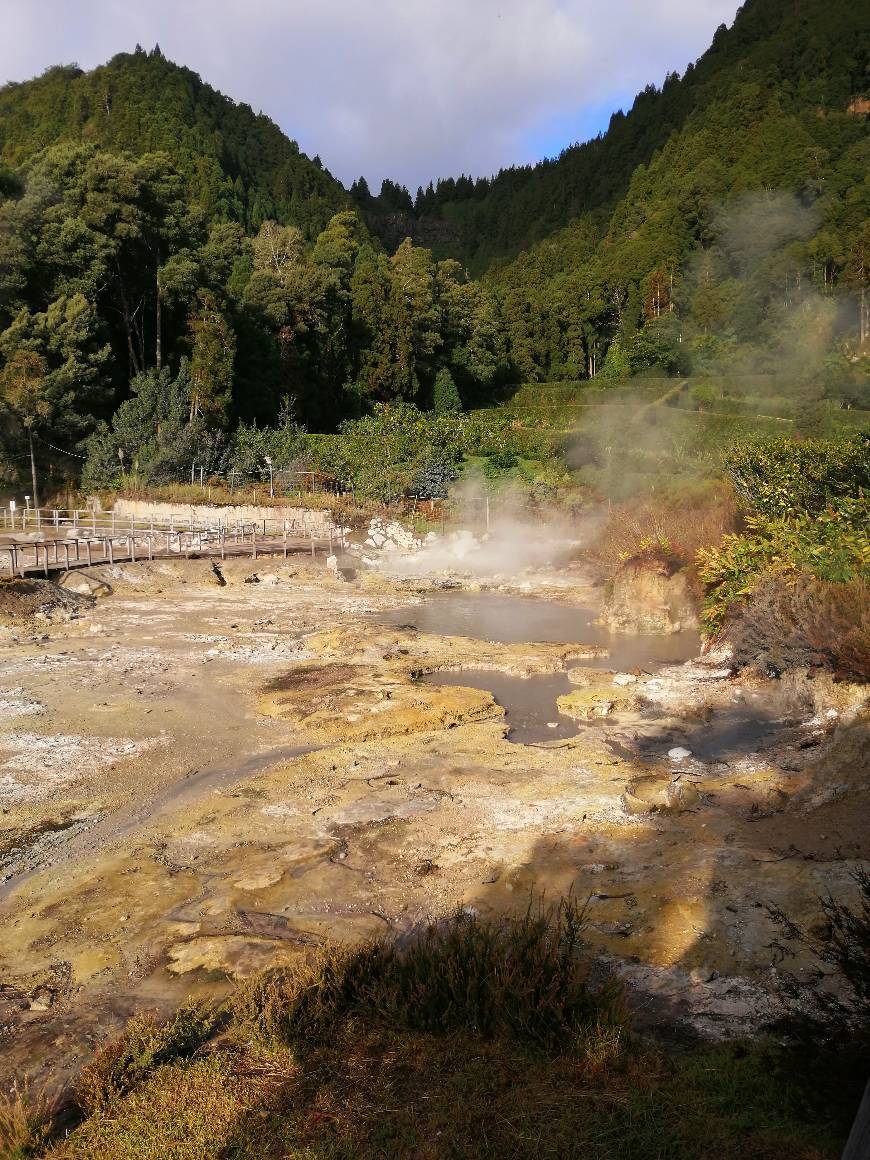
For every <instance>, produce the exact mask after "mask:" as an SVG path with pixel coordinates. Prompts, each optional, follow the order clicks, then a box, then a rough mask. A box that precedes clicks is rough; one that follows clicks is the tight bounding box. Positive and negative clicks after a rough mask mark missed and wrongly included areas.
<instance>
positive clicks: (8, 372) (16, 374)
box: [0, 348, 51, 508]
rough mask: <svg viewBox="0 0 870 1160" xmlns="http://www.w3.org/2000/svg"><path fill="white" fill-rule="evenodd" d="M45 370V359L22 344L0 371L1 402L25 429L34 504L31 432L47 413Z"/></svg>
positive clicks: (36, 495)
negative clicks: (22, 346)
mask: <svg viewBox="0 0 870 1160" xmlns="http://www.w3.org/2000/svg"><path fill="white" fill-rule="evenodd" d="M45 374H46V365H45V359H44V358H43V357H42V356H41V355H39V354H37V353H36V351H33V350H25V349H23V348H19V349H18V350H16V351H15V352H14V353H13V355H12V357H11V358H10V359H9V361H8V362H7V363H6V366H5V367H4V368H3V370H2V371H0V392H2V397H3V402H4V403H5V404H6V406H7V407H8V408H9V410H10V411H11V412H12V414H13V415H14V416H15V418H16V419H17V420H18V422H19V423H20V424H21V426H22V427H23V428H24V430H25V431H26V432H27V442H28V448H29V451H30V476H31V485H32V487H33V506H34V507H37V508H38V507H39V487H38V485H37V482H36V456H35V454H34V450H33V433H34V430H35V429H36V427H37V426H38V425H39V423H40V422H41V421H43V420H45V419H47V418H48V417H49V415H50V414H51V404H50V403H49V401H48V399H47V398H46V395H45Z"/></svg>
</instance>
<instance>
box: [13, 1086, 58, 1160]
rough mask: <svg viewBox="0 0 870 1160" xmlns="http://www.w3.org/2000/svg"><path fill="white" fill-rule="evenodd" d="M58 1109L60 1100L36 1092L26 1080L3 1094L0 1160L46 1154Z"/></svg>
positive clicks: (22, 1158)
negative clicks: (57, 1101)
mask: <svg viewBox="0 0 870 1160" xmlns="http://www.w3.org/2000/svg"><path fill="white" fill-rule="evenodd" d="M57 1110H58V1109H57V1103H56V1102H55V1101H54V1100H53V1099H51V1098H49V1097H48V1096H47V1095H46V1094H45V1092H39V1093H37V1094H36V1095H33V1094H32V1093H31V1091H30V1085H29V1084H28V1082H27V1081H26V1080H25V1081H24V1082H23V1083H21V1084H15V1085H14V1086H13V1087H12V1090H11V1091H9V1092H4V1093H2V1094H0V1160H27V1158H28V1157H31V1156H40V1155H42V1153H43V1149H44V1147H45V1145H46V1143H47V1142H48V1140H49V1139H50V1138H51V1134H52V1130H53V1125H54V1121H55V1120H56V1118H57Z"/></svg>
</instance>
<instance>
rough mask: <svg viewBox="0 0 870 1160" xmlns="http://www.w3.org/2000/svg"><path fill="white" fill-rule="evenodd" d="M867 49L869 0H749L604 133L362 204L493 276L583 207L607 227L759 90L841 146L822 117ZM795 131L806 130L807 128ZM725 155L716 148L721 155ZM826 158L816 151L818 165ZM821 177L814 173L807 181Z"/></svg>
mask: <svg viewBox="0 0 870 1160" xmlns="http://www.w3.org/2000/svg"><path fill="white" fill-rule="evenodd" d="M868 44H870V15H868V12H867V9H866V8H865V7H864V6H862V5H860V4H854V3H850V2H849V0H833V3H831V4H821V3H819V2H818V0H789V3H787V4H782V3H777V2H772V0H748V2H747V3H746V4H744V5H743V7H742V8H741V9H740V11H739V12H738V15H737V18H736V19H735V22H734V24H733V26H732V27H731V28H730V29H729V28H726V27H725V26H724V25H723V26H722V27H720V28H719V29H718V31H717V32H716V35H715V37H714V39H713V43H712V45H711V47H710V48H709V50H708V51H707V52H706V53H704V55H703V56H702V57H701V58H700V60H699V61H697V62H696V63H694V64H689V65H688V67H687V68H686V70H685V73H684V74H683V76H682V77H680V76H678V75H677V74H675V73H672V74H670V75H669V76H668V77H667V78H666V79H665V81H664V83H663V84H662V85H661V87H660V88H658V87H656V86H655V85H653V84H650V85H648V86H647V87H646V88H645V89H644V91H643V92H642V93H640V94H638V96H637V98H636V99H635V101H634V104H633V105H632V107H631V109H630V110H629V111H628V113H623V112H616V113H614V115H613V116H612V117H611V120H610V125H609V127H608V130H607V132H606V133H605V134H603V135H602V136H599V137H597V138H595V139H594V140H592V141H588V142H586V143H582V144H575V145H572V146H570V147H568V148H566V149H565V150H564V151H563V152H562V153H561V155H560V156H559V157H557V158H553V159H549V160H545V161H541V162H540V163H538V164H537V165H526V166H512V167H511V168H509V169H504V170H502V171H501V172H500V173H498V174H497V175H496V176H495V177H493V178H481V179H479V180H472V179H471V178H469V177H459V178H454V177H448V178H446V179H441V180H438V181H436V182H433V183H431V184H430V185H429V186H427V187H426V188H425V189H423V188H420V189H418V191H417V195H416V198H414V199H413V200H412V198H411V196H410V194H409V193H408V191H407V190H403V189H401V187H398V186H396V185H394V184H393V183H392V182H387V183H386V186H385V189H384V190H383V191H382V193H381V195H380V196H379V197H378V198H376V199H373V200H370V198H369V195H368V189H367V187H365V186H363V189H362V190H361V191H359V196H357V198H356V199H357V201H358V203H359V204H360V206H361V208H363V209H364V210H366V211H367V212H368V214H369V215H370V218H371V221H372V224H373V226H374V228H375V230H376V232H378V231H379V230H381V229H385V230H387V231H388V232H394V231H395V228H396V225H397V223H396V220H395V219H396V217H397V215H401V214H404V215H405V219H406V220H405V224H406V232H408V233H411V232H415V233H419V234H420V236H421V238H422V239H424V240H428V241H430V242H432V241H434V242H435V243H436V246H440V247H441V248H443V250H444V253H445V254H447V253H449V256H450V257H455V258H459V259H460V260H461V261H463V262H464V263H465V264H466V265H468V266H469V267H470V268H471V269H472V270H473V271H474V272H477V273H482V272H483V271H484V270H485V269H486V268H487V267H488V266H489V265H490V264H491V263H492V262H493V261H498V260H501V259H504V258H510V257H513V256H515V255H516V254H517V253H518V252H519V251H520V250H523V249H526V248H528V247H529V246H530V245H532V244H534V243H536V242H539V241H542V240H543V239H545V238H547V237H548V236H549V235H551V234H553V233H554V232H555V231H556V230H559V229H561V228H562V227H563V226H565V225H567V224H568V223H569V222H570V221H572V220H573V219H574V218H576V217H578V216H581V215H583V214H587V213H591V214H593V215H594V216H595V220H596V222H597V224H598V225H599V226H600V228H602V229H604V228H605V227H606V223H607V220H608V218H609V215H610V211H611V210H612V208H613V206H614V205H615V203H616V202H617V201H618V200H619V199H620V198H621V197H622V196H623V195H624V194H625V192H626V190H627V189H628V186H629V183H630V182H631V179H632V176H633V174H634V173H635V170H636V169H637V167H638V166H640V165H644V166H646V165H648V164H649V163H650V160H651V159H652V158H653V156H654V155H655V153H656V152H657V151H658V150H661V149H662V148H663V147H664V146H665V145H666V144H667V143H668V141H669V140H670V139H671V138H672V136H673V135H674V134H678V133H679V132H680V130H681V129H683V127H684V126H685V125H686V124H687V122H688V121H689V120H690V119H691V120H693V121H694V122H695V123H697V122H698V120H702V119H704V117H705V114H707V113H708V112H709V113H713V114H714V115H715V109H716V107H717V106H721V105H722V104H723V103H724V104H726V105H728V104H730V103H731V102H735V104H736V108H735V112H736V113H737V114H738V118H737V121H736V122H735V124H734V125H733V127H732V129H731V133H736V132H739V123H738V122H739V113H740V109H741V106H745V105H746V104H747V102H750V103H751V100H752V98H751V91H752V90H753V89H754V90H756V99H755V110H754V111H755V113H756V115H759V114H760V115H761V116H762V117H764V116H766V115H767V114H768V113H769V112H772V111H773V109H772V108H771V106H773V107H774V108H775V111H776V112H777V113H779V114H780V115H781V116H782V117H783V118H784V119H788V118H797V120H798V121H799V122H804V121H806V122H808V123H805V124H802V128H803V130H804V133H805V134H806V136H807V137H808V138H809V139H811V140H812V141H816V142H817V146H818V147H820V148H821V149H824V150H831V148H832V147H833V150H834V152H835V153H836V152H838V151H839V142H838V141H837V139H836V138H837V134H836V131H833V132H828V133H826V132H825V131H824V130H820V129H819V127H818V126H813V125H812V120H813V119H818V118H820V117H824V116H825V115H827V114H830V113H832V112H834V113H841V114H842V113H844V112H845V111H846V109H847V108H848V106H849V104H850V101H851V100H852V98H853V97H854V95H855V94H856V93H862V92H866V89H867V68H868ZM785 127H786V130H787V133H788V135H789V136H794V135H795V130H796V126H789V125H786V126H785ZM807 143H808V144H809V141H808V142H807ZM791 148H794V146H791ZM789 150H790V145H789V142H788V140H786V141H783V142H782V143H781V144H780V146H779V148H778V149H777V150H775V151H774V154H773V156H772V157H771V158H770V159H769V160H768V162H767V164H766V165H765V166H763V167H762V168H760V169H759V168H755V167H753V161H752V159H751V158H750V159H748V165H747V174H746V175H745V176H746V177H748V181H745V182H744V183H745V184H748V185H749V186H750V187H751V186H753V185H756V184H759V183H761V182H762V181H763V180H764V179H765V178H767V177H771V176H772V177H773V178H774V179H775V180H777V179H780V177H781V173H780V170H781V166H780V164H779V162H780V158H779V156H778V153H780V152H782V153H785V152H788V151H789ZM718 152H719V149H718V148H716V147H715V144H714V148H713V150H712V153H713V155H714V156H715V155H716V154H717V153H718ZM824 160H825V159H824V158H822V159H819V158H818V156H817V160H816V169H817V170H818V167H819V165H820V164H822V165H823V164H824ZM813 176H814V175H813V173H812V169H811V168H810V169H808V170H807V172H806V173H805V174H804V175H803V179H805V180H808V181H811V180H812V178H813ZM351 192H352V194H355V195H356V194H357V193H358V191H357V189H356V188H354V189H352V190H351ZM711 192H713V191H711Z"/></svg>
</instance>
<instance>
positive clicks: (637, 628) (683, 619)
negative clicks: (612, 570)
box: [599, 556, 698, 634]
mask: <svg viewBox="0 0 870 1160" xmlns="http://www.w3.org/2000/svg"><path fill="white" fill-rule="evenodd" d="M599 623H601V624H604V625H606V626H607V628H609V629H610V631H611V632H625V633H665V634H666V633H672V632H679V631H680V630H681V629H685V628H693V627H695V626H696V625H697V623H698V617H697V613H696V611H695V602H694V599H693V597H692V593H691V591H690V589H689V582H688V578H687V576H686V573H685V572H683V571H679V570H677V569H675V568H673V567H672V566H671V565H670V564H669V563H668V562H666V561H665V560H662V559H658V558H647V557H645V556H644V557H639V558H636V559H633V560H627V561H626V562H625V563H624V564H623V565H622V566H621V568H620V569H619V570H618V571H617V573H616V575H615V576H614V577H613V579H612V581H611V584H610V594H609V596H608V598H607V600H606V601H605V603H604V607H603V608H602V610H601V616H600V618H599Z"/></svg>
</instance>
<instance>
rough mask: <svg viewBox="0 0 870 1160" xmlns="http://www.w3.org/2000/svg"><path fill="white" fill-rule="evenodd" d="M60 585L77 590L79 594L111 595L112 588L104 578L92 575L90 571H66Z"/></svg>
mask: <svg viewBox="0 0 870 1160" xmlns="http://www.w3.org/2000/svg"><path fill="white" fill-rule="evenodd" d="M57 583H58V586H59V587H60V588H63V589H65V590H66V591H67V592H75V593H76V595H78V596H94V597H99V596H111V594H112V589H111V588H110V587H109V585H108V584H106V583H105V582H104V581H103V580H100V579H98V578H97V577H96V576H92V575H91V574H90V573H89V572H83V571H80V572H79V571H77V572H64V574H63V576H61V578H60V580H58V582H57Z"/></svg>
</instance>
